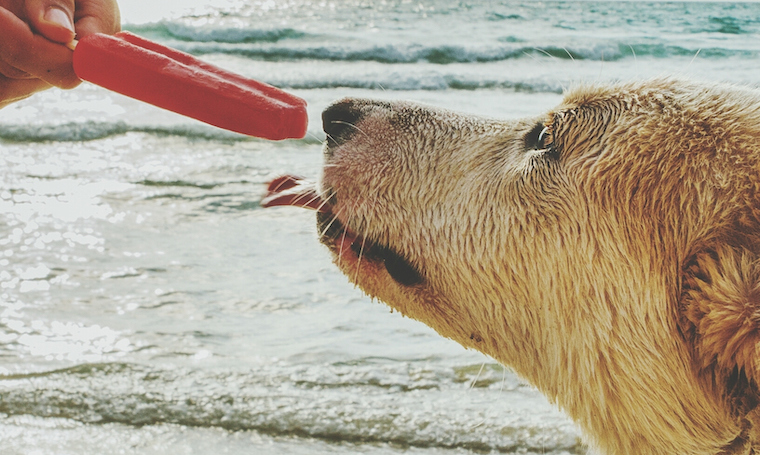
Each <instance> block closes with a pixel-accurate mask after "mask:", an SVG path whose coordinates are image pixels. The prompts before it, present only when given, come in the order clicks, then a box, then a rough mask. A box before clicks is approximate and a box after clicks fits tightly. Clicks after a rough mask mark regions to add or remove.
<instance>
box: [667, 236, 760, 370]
mask: <svg viewBox="0 0 760 455" xmlns="http://www.w3.org/2000/svg"><path fill="white" fill-rule="evenodd" d="M680 313H681V314H680V318H681V320H680V327H681V330H682V332H683V334H684V336H685V338H686V340H687V342H689V343H690V344H691V345H692V346H691V347H692V349H693V353H694V356H695V359H694V361H695V362H696V363H697V365H696V366H697V367H698V368H700V369H717V371H723V372H732V371H736V372H739V373H744V375H746V377H747V379H749V380H754V381H755V383H756V384H758V383H760V258H758V255H757V254H755V253H752V252H751V251H749V250H747V249H745V248H736V247H729V246H720V247H718V248H714V249H710V250H709V251H707V252H702V253H699V254H695V255H694V256H692V260H690V261H689V263H688V264H687V265H686V266H685V267H684V270H683V278H682V289H681V298H680Z"/></svg>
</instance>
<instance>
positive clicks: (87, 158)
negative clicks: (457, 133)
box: [0, 0, 760, 455]
mask: <svg viewBox="0 0 760 455" xmlns="http://www.w3.org/2000/svg"><path fill="white" fill-rule="evenodd" d="M121 6H122V12H123V19H124V28H125V29H127V30H131V31H133V32H135V33H138V34H141V35H143V36H146V37H148V38H151V39H154V40H157V41H160V42H163V43H165V44H168V45H170V46H173V47H176V48H179V49H181V50H184V51H187V52H190V53H193V54H196V55H199V56H201V57H202V58H204V59H206V60H208V61H210V62H212V63H214V64H217V65H220V66H223V67H226V68H228V69H231V70H233V71H236V72H239V73H242V74H244V75H246V76H249V77H253V78H256V79H260V80H263V81H266V82H269V83H272V84H274V85H277V86H280V87H283V88H285V89H288V90H289V91H291V92H293V93H295V94H297V95H299V96H301V97H303V98H305V99H306V100H307V101H308V103H309V114H310V118H311V123H310V126H309V133H308V135H307V137H306V138H305V139H303V140H289V141H283V142H277V143H274V142H267V141H263V140H257V139H251V138H246V137H241V136H238V135H234V134H231V133H227V132H224V131H221V130H217V129H214V128H212V127H210V126H207V125H204V124H200V123H198V122H195V121H192V120H188V119H186V118H182V117H180V116H177V115H174V114H171V113H168V112H164V111H161V110H158V109H155V108H152V107H150V106H147V105H144V104H141V103H139V102H137V101H133V100H130V99H127V98H124V97H121V96H119V95H116V94H113V93H109V92H107V91H105V90H103V89H100V88H97V87H94V86H92V85H88V84H83V85H82V86H80V87H79V88H77V89H75V90H72V91H67V92H64V91H59V90H50V91H48V92H45V93H42V94H39V95H37V96H35V97H33V98H31V99H29V100H26V101H24V102H21V103H18V104H15V105H12V106H9V107H7V108H5V109H2V110H0V447H2V449H0V452H2V453H3V454H32V453H34V454H109V453H125V454H164V453H172V454H204V455H205V454H209V455H211V454H222V453H228V454H251V453H255V454H353V453H362V454H398V453H405V454H420V455H423V454H424V455H427V454H469V453H514V454H526V453H527V454H531V453H534V454H539V453H540V454H584V453H586V448H585V447H584V446H583V444H582V441H581V438H580V434H579V432H578V430H577V428H576V427H575V426H574V425H573V424H572V423H571V422H570V421H569V420H568V419H567V418H566V417H564V416H563V415H562V413H561V412H559V411H558V410H557V409H556V408H555V407H554V406H552V405H551V404H549V403H548V402H547V401H546V400H545V399H544V398H543V397H542V396H541V395H540V394H539V393H538V392H536V391H535V390H534V389H533V388H531V387H530V386H529V385H527V384H525V383H524V382H523V381H521V380H520V379H519V378H517V377H516V376H515V375H514V374H512V373H511V372H510V371H509V370H508V369H505V368H503V367H501V366H500V365H498V364H496V363H495V362H494V361H493V360H491V359H489V358H486V357H484V356H482V355H480V354H478V353H475V352H471V351H465V350H464V349H463V348H461V347H459V346H458V345H456V344H455V343H453V342H451V341H449V340H445V339H442V338H440V337H439V336H438V335H436V334H435V333H434V332H432V331H431V330H430V329H428V328H426V327H425V326H423V325H422V324H420V323H417V322H414V321H411V320H409V319H406V318H403V317H402V316H400V315H398V314H392V313H390V311H389V310H388V308H387V307H385V306H384V305H383V304H381V303H378V302H373V301H371V300H370V299H368V298H367V297H365V296H363V295H362V293H361V292H360V291H359V290H357V289H355V288H353V286H351V285H350V284H348V282H347V280H346V279H345V278H344V277H343V276H342V275H341V274H340V273H339V272H338V271H337V269H336V268H335V267H334V266H333V265H332V264H331V262H330V257H329V254H328V252H327V250H326V249H325V248H323V247H322V246H321V245H319V243H318V241H317V235H316V229H315V221H314V215H313V213H309V212H306V211H303V210H299V209H294V208H290V207H285V208H275V209H267V210H262V209H261V207H260V206H259V203H258V201H259V200H260V198H261V196H262V195H263V193H264V190H265V183H266V182H267V181H269V180H270V179H272V178H273V177H275V176H278V175H280V174H283V173H297V174H300V175H303V176H306V177H309V178H316V177H317V176H318V174H319V168H320V165H321V159H322V158H321V141H322V140H323V139H324V134H323V133H322V132H321V125H320V121H319V113H320V111H321V110H322V109H324V108H325V107H326V106H327V105H328V104H329V103H330V102H331V101H333V100H335V99H338V98H341V97H344V96H370V97H375V98H383V99H412V100H417V101H421V102H424V103H428V104H433V105H437V106H443V107H446V108H451V109H456V110H459V111H465V112H471V113H475V114H479V115H488V116H492V117H499V118H515V117H521V116H528V115H531V116H532V115H536V114H539V113H541V112H542V111H543V110H545V109H547V108H550V107H552V106H553V105H555V104H556V103H558V102H559V100H560V98H561V93H562V90H563V89H564V88H566V87H569V86H572V85H573V84H577V83H586V82H609V81H615V80H628V79H633V78H646V77H651V76H657V75H663V74H678V75H684V76H687V77H692V78H698V79H708V80H716V81H731V82H736V83H740V84H746V85H750V86H757V85H758V84H760V71H758V69H759V67H760V64H759V62H760V59H759V58H758V57H760V40H758V37H759V34H760V4H753V3H747V4H733V3H730V4H729V3H643V2H630V3H596V2H580V3H568V2H511V1H506V2H496V1H485V2H475V1H472V2H466V1H445V0H420V1H406V0H396V1H359V0H335V1H327V0H325V1H321V0H318V1H310V0H281V1H280V0H278V1H273V0H259V1H233V0H226V1H225V0H219V1H213V2H211V1H198V0H188V1H183V2H155V1H147V0H122V2H121ZM125 77H129V75H125Z"/></svg>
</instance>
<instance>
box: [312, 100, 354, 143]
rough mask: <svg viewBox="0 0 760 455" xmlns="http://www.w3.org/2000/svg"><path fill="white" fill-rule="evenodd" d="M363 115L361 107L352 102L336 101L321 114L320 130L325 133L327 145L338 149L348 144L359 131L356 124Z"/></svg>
mask: <svg viewBox="0 0 760 455" xmlns="http://www.w3.org/2000/svg"><path fill="white" fill-rule="evenodd" d="M363 115H364V113H363V109H362V107H361V105H360V104H359V103H357V102H355V101H353V100H350V99H347V100H342V101H338V102H337V103H335V104H333V105H331V106H330V107H328V108H327V109H325V110H324V112H322V129H323V130H324V131H325V133H327V144H328V146H330V147H338V146H340V145H342V144H345V143H346V142H348V141H349V140H350V139H351V137H352V136H353V135H354V133H356V132H357V131H359V129H358V127H357V124H358V123H359V121H360V120H361V118H362V116H363Z"/></svg>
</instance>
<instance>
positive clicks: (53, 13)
mask: <svg viewBox="0 0 760 455" xmlns="http://www.w3.org/2000/svg"><path fill="white" fill-rule="evenodd" d="M44 19H45V20H46V21H47V22H51V23H53V24H58V25H60V26H61V27H64V28H67V29H69V30H71V31H72V32H73V31H74V24H73V23H72V22H71V18H70V17H69V15H68V14H66V11H64V10H62V9H60V8H56V7H55V6H51V7H50V8H48V9H47V11H45V16H44Z"/></svg>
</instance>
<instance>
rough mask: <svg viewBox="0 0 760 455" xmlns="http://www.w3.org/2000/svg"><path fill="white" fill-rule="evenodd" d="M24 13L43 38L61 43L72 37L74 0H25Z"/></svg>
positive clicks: (68, 40)
mask: <svg viewBox="0 0 760 455" xmlns="http://www.w3.org/2000/svg"><path fill="white" fill-rule="evenodd" d="M26 14H27V17H28V18H29V20H30V22H31V25H32V28H33V29H34V30H35V31H37V33H39V34H40V35H42V36H44V37H45V38H47V39H49V40H51V41H55V42H56V43H63V44H67V43H70V42H71V41H72V40H73V39H74V35H75V32H74V0H26Z"/></svg>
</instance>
